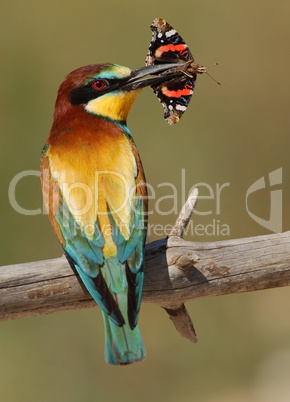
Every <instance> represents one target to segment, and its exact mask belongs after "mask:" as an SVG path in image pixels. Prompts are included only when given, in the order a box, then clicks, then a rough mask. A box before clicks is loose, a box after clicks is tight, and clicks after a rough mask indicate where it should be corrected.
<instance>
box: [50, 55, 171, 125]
mask: <svg viewBox="0 0 290 402" xmlns="http://www.w3.org/2000/svg"><path fill="white" fill-rule="evenodd" d="M177 65H178V64H176V65H175V64H173V63H171V64H160V65H154V66H146V67H142V68H138V69H136V70H130V69H129V68H127V67H122V66H119V65H116V64H110V63H107V64H92V65H89V66H85V67H81V68H78V69H77V70H74V71H72V72H71V73H70V74H69V75H68V76H67V77H66V79H65V80H64V82H63V83H62V84H61V86H60V88H59V91H58V97H57V100H56V107H55V120H57V119H58V118H59V117H61V116H62V117H63V115H64V114H65V113H66V112H69V111H71V112H73V111H74V110H76V108H78V109H80V108H81V109H82V110H83V111H85V112H87V113H89V114H92V115H96V116H98V117H101V118H104V119H106V120H110V121H114V122H120V123H121V122H122V123H125V122H126V120H127V116H128V113H129V110H130V108H131V105H132V103H133V102H134V100H135V98H136V96H137V94H138V93H139V92H140V90H141V89H142V88H144V87H146V86H150V85H156V84H158V83H161V82H164V81H167V80H168V79H170V78H172V76H173V73H172V70H171V71H169V72H168V74H166V71H167V70H170V69H172V67H174V66H177Z"/></svg>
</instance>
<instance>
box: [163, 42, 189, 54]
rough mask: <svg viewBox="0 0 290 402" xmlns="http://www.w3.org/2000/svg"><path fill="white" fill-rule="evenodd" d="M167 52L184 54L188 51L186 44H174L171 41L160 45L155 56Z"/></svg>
mask: <svg viewBox="0 0 290 402" xmlns="http://www.w3.org/2000/svg"><path fill="white" fill-rule="evenodd" d="M165 52H179V54H180V55H181V56H184V55H185V54H186V53H187V52H188V51H187V46H186V45H173V44H172V43H169V44H168V45H164V46H160V47H159V48H158V49H157V50H156V52H155V56H156V57H161V56H162V54H163V53H165Z"/></svg>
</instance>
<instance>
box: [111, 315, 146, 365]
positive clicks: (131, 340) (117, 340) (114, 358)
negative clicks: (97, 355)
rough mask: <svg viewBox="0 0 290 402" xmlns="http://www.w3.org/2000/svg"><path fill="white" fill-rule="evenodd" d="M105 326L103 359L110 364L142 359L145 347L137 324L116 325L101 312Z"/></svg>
mask: <svg viewBox="0 0 290 402" xmlns="http://www.w3.org/2000/svg"><path fill="white" fill-rule="evenodd" d="M103 319H104V326H105V337H106V339H105V359H106V361H107V362H108V363H110V364H115V365H124V364H130V363H134V362H137V361H140V360H143V359H144V357H145V354H146V352H145V347H144V344H143V341H142V338H141V334H140V331H139V328H138V326H136V327H135V328H134V330H131V328H130V327H129V325H128V324H125V325H123V326H122V327H118V326H117V325H116V324H114V323H113V322H112V320H110V318H109V317H108V316H107V315H106V314H105V313H103Z"/></svg>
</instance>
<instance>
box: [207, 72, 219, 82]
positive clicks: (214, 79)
mask: <svg viewBox="0 0 290 402" xmlns="http://www.w3.org/2000/svg"><path fill="white" fill-rule="evenodd" d="M206 74H207V75H208V76H209V77H210V78H211V79H212V80H214V82H216V83H217V84H218V85H221V83H220V82H219V81H217V80H216V79H215V78H213V76H211V75H210V74H209V72H208V71H207V72H206Z"/></svg>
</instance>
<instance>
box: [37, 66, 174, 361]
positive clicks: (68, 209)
mask: <svg viewBox="0 0 290 402" xmlns="http://www.w3.org/2000/svg"><path fill="white" fill-rule="evenodd" d="M174 66H175V64H173V63H171V64H162V65H155V66H148V67H143V68H139V69H137V70H130V69H129V68H127V67H121V66H118V65H115V64H109V63H107V64H95V65H89V66H85V67H81V68H79V69H77V70H75V71H73V72H71V73H70V74H69V75H68V76H67V77H66V79H65V81H64V82H63V83H62V84H61V86H60V88H59V91H58V96H57V100H56V105H55V113H54V121H53V125H52V128H51V131H50V135H49V137H48V139H47V142H46V144H45V146H44V149H43V153H42V163H41V172H42V173H41V182H42V191H43V197H44V203H45V206H46V209H47V211H48V215H49V218H50V220H51V223H52V226H53V229H54V231H55V233H56V235H57V237H58V239H59V241H60V243H61V245H62V247H63V249H64V251H65V254H66V256H67V258H68V260H69V262H70V264H71V266H72V267H73V268H75V269H76V271H77V272H78V274H79V277H80V278H81V280H82V281H83V283H84V285H85V286H86V288H87V289H88V291H89V292H90V294H91V296H92V297H93V298H94V300H95V301H96V302H97V304H98V305H99V306H100V307H101V309H102V314H103V319H104V325H105V358H106V360H107V362H109V363H111V364H128V363H133V362H135V361H138V360H142V359H143V358H144V356H145V349H144V346H143V343H142V339H141V335H140V332H139V329H138V326H137V320H138V314H139V310H140V303H141V298H142V288H143V277H144V272H143V265H144V247H145V239H146V221H147V218H146V211H147V192H146V184H145V176H144V172H143V167H142V164H141V160H140V156H139V154H138V151H137V149H136V146H135V143H134V141H133V139H132V136H131V133H130V131H129V129H128V127H127V125H126V120H127V115H128V112H129V110H130V107H131V105H132V103H133V101H134V100H135V98H136V95H137V94H138V93H139V92H140V90H141V88H143V87H145V86H148V85H154V84H158V83H159V82H160V83H161V82H164V81H166V80H168V79H169V78H171V77H172V74H173V73H172V72H170V71H168V74H166V71H167V70H170V68H172V67H174ZM152 74H153V76H151V77H148V75H152ZM175 74H176V72H175ZM146 76H147V78H146Z"/></svg>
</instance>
